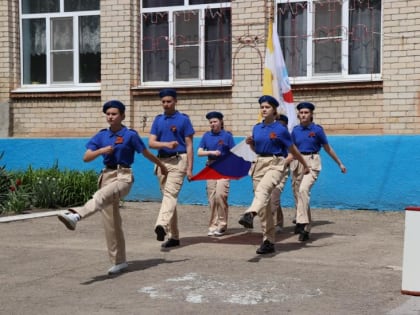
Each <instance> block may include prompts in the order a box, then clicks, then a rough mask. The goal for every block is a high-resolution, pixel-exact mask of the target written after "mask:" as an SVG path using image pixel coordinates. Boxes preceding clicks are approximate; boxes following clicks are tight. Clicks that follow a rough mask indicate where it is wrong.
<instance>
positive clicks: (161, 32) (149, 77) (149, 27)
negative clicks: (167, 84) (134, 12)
mask: <svg viewBox="0 0 420 315" xmlns="http://www.w3.org/2000/svg"><path fill="white" fill-rule="evenodd" d="M168 36H169V33H168V14H166V13H147V14H143V80H144V81H168V79H169V71H168V63H169V41H168Z"/></svg>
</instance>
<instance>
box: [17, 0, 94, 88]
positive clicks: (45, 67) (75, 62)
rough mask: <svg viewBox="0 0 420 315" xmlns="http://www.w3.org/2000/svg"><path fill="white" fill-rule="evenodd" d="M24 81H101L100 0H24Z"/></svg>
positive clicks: (52, 84)
mask: <svg viewBox="0 0 420 315" xmlns="http://www.w3.org/2000/svg"><path fill="white" fill-rule="evenodd" d="M21 34H22V36H21V38H22V42H21V56H22V63H21V64H22V85H23V86H37V87H41V86H43V87H55V86H62V85H67V86H77V85H80V86H83V85H85V86H86V85H98V84H99V82H100V78H101V72H100V70H101V48H100V19H99V0H48V1H47V0H21Z"/></svg>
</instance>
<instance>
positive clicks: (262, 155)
mask: <svg viewBox="0 0 420 315" xmlns="http://www.w3.org/2000/svg"><path fill="white" fill-rule="evenodd" d="M258 156H261V157H268V156H281V157H283V155H282V154H273V153H262V154H258Z"/></svg>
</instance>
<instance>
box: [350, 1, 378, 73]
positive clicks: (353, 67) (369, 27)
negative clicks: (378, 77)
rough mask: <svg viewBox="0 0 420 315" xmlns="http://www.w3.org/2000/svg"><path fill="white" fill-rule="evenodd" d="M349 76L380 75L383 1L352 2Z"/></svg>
mask: <svg viewBox="0 0 420 315" xmlns="http://www.w3.org/2000/svg"><path fill="white" fill-rule="evenodd" d="M349 20H350V25H349V74H369V73H380V59H381V58H380V54H381V48H380V43H381V36H380V32H381V1H380V0H361V1H351V4H350V8H349Z"/></svg>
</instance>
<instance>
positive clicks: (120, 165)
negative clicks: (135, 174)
mask: <svg viewBox="0 0 420 315" xmlns="http://www.w3.org/2000/svg"><path fill="white" fill-rule="evenodd" d="M105 166H106V168H109V169H111V170H116V169H118V168H131V166H130V165H125V164H115V165H105Z"/></svg>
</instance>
